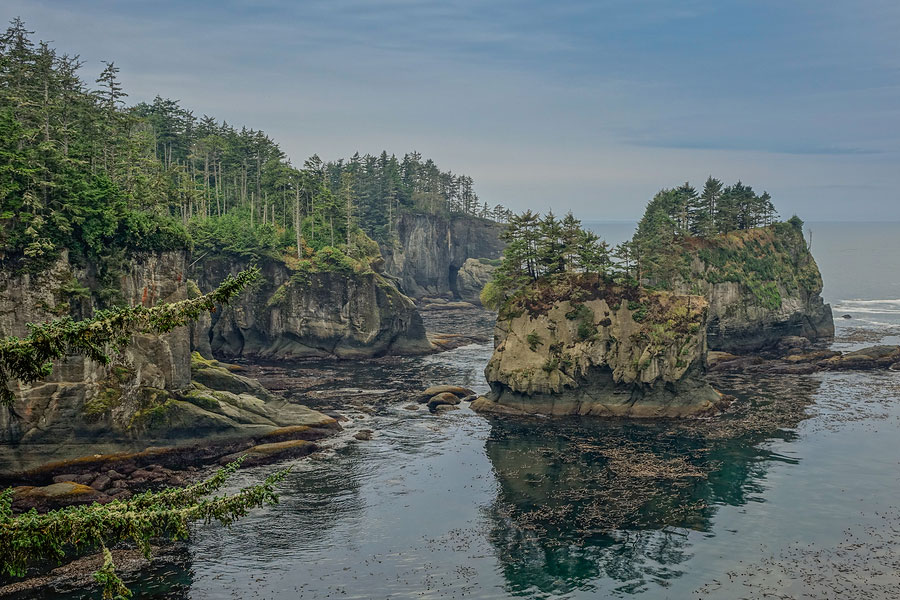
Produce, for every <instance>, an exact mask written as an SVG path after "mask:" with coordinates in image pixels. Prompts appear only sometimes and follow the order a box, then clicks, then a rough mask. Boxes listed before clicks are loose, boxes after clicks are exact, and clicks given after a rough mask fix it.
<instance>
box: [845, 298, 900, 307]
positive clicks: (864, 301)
mask: <svg viewBox="0 0 900 600" xmlns="http://www.w3.org/2000/svg"><path fill="white" fill-rule="evenodd" d="M840 302H841V304H844V303H846V304H893V305H895V306H900V298H898V299H897V300H860V299H858V298H857V299H852V300H841V301H840Z"/></svg>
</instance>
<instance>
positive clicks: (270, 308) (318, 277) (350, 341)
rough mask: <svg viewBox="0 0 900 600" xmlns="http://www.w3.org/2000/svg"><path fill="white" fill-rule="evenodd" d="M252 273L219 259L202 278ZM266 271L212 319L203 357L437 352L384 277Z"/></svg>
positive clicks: (199, 340) (283, 268) (274, 265)
mask: <svg viewBox="0 0 900 600" xmlns="http://www.w3.org/2000/svg"><path fill="white" fill-rule="evenodd" d="M245 266H246V265H244V264H241V263H240V262H235V261H234V260H231V259H225V258H215V259H208V260H205V261H203V262H201V263H199V266H197V267H196V269H195V270H196V276H197V278H198V281H199V282H200V284H201V286H208V285H209V284H211V283H212V282H216V281H220V280H221V279H222V278H224V277H225V276H226V275H227V274H229V273H234V272H237V271H239V270H241V269H242V268H243V267H245ZM261 268H262V271H263V278H262V281H261V283H259V284H258V285H257V286H256V287H255V288H254V289H252V290H250V291H249V292H248V293H246V294H244V295H243V296H242V297H241V299H239V300H238V301H236V302H235V303H233V304H232V305H231V306H229V307H226V308H225V309H224V310H223V311H222V312H221V313H218V314H215V315H213V317H212V322H211V324H210V327H209V330H208V332H207V333H205V338H204V332H202V331H201V332H198V333H197V335H196V336H195V343H196V344H198V346H196V347H197V349H198V350H200V351H201V352H202V351H203V350H204V349H205V347H206V345H207V344H208V345H209V350H210V351H211V352H212V353H213V354H215V355H216V356H221V357H226V358H228V357H232V358H233V357H243V358H265V359H285V358H302V357H309V356H336V357H340V358H365V357H373V356H381V355H384V354H389V353H395V354H417V353H424V352H429V351H431V344H430V342H429V341H428V339H427V337H426V335H425V327H424V325H423V324H422V318H421V316H420V315H419V313H418V312H417V311H416V308H415V305H414V304H413V302H412V301H411V300H410V299H409V298H407V297H406V296H404V295H403V294H401V293H400V292H399V291H398V290H397V288H396V286H395V285H394V284H393V283H392V282H391V281H389V280H388V279H386V278H385V277H384V276H382V275H380V274H379V273H376V272H372V271H370V272H368V273H342V272H311V273H306V272H295V271H292V270H291V269H290V268H289V267H288V266H287V265H285V264H284V263H281V262H277V261H273V260H269V261H265V262H264V263H263V264H262V265H261Z"/></svg>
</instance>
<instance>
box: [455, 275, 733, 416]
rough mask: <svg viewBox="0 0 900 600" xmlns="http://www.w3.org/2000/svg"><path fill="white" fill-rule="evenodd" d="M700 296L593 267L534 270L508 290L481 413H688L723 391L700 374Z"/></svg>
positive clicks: (703, 409)
mask: <svg viewBox="0 0 900 600" xmlns="http://www.w3.org/2000/svg"><path fill="white" fill-rule="evenodd" d="M708 309H709V307H708V303H707V301H706V299H704V298H703V297H702V296H695V295H687V294H681V295H680V294H673V293H670V292H655V291H648V290H644V289H641V288H638V287H632V286H622V285H616V284H614V283H612V282H610V281H607V280H606V279H604V278H602V277H599V276H597V275H576V274H564V275H561V276H557V277H555V278H550V279H541V280H538V281H536V282H534V283H533V284H531V285H530V286H528V287H526V288H525V289H524V290H521V291H520V292H519V293H517V294H516V295H515V296H514V297H513V298H511V299H509V300H508V301H507V302H506V303H505V305H504V306H503V308H502V309H501V311H500V313H499V315H498V318H497V325H496V329H495V332H494V348H495V349H494V354H493V356H492V357H491V360H490V362H489V363H488V366H487V368H486V369H485V376H486V378H487V380H488V383H489V384H490V386H491V391H490V393H488V394H487V395H486V396H483V397H481V398H478V399H477V400H476V401H474V402H473V403H472V408H473V409H475V410H477V411H480V412H496V413H507V414H546V415H595V416H606V417H631V418H654V417H689V416H699V415H705V414H710V413H713V412H716V411H717V410H718V409H719V408H720V407H721V406H722V405H723V404H724V401H723V398H722V397H721V395H720V394H719V393H718V392H716V391H715V390H714V389H713V388H712V387H710V385H709V384H707V383H706V382H705V380H704V379H703V374H704V369H705V360H706V319H707V314H708Z"/></svg>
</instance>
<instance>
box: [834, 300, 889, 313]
mask: <svg viewBox="0 0 900 600" xmlns="http://www.w3.org/2000/svg"><path fill="white" fill-rule="evenodd" d="M834 308H835V309H836V310H839V311H843V312H849V313H862V314H871V315H894V314H898V315H900V299H897V300H841V301H840V302H838V303H837V304H835V306H834Z"/></svg>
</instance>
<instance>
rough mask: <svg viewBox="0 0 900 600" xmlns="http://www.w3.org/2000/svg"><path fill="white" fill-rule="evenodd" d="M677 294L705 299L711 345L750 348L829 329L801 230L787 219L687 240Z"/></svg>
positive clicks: (822, 334)
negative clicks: (685, 264) (682, 278)
mask: <svg viewBox="0 0 900 600" xmlns="http://www.w3.org/2000/svg"><path fill="white" fill-rule="evenodd" d="M695 241H696V243H695V244H694V245H693V247H691V249H690V251H689V254H688V259H689V261H690V267H689V271H690V276H689V277H688V278H687V283H684V284H683V285H682V286H681V290H680V291H682V292H687V291H690V292H693V293H700V294H703V295H704V296H705V297H706V299H707V301H708V302H709V322H708V325H707V340H708V344H709V348H710V349H711V350H718V351H724V352H737V353H741V352H753V351H757V350H761V349H765V348H769V347H772V346H775V345H777V344H778V342H779V340H781V339H782V338H784V337H786V336H801V337H805V338H808V339H811V340H816V339H828V338H831V337H832V336H833V335H834V321H833V318H832V314H831V307H830V306H829V305H827V304H825V302H824V301H823V300H822V297H821V295H820V294H821V292H822V277H821V275H820V274H819V269H818V267H817V266H816V261H815V259H813V257H812V254H811V253H810V251H809V249H808V248H807V246H806V242H805V240H804V239H803V233H802V232H801V231H800V230H798V229H797V228H795V227H793V226H792V225H791V224H789V223H776V224H774V225H771V226H769V227H761V228H757V229H749V230H745V231H735V232H732V233H728V234H726V235H723V236H718V237H716V238H713V239H711V240H695Z"/></svg>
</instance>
